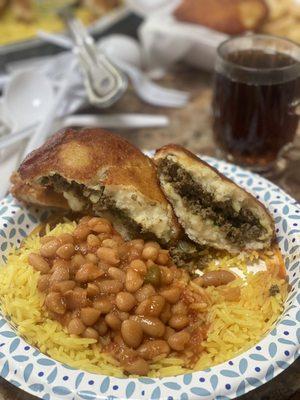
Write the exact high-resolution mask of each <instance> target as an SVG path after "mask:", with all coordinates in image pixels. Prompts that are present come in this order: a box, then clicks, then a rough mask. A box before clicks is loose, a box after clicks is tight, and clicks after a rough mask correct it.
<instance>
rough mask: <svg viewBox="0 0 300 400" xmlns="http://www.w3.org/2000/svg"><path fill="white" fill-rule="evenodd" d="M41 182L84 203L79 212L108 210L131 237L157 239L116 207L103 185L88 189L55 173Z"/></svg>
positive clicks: (98, 213)
mask: <svg viewBox="0 0 300 400" xmlns="http://www.w3.org/2000/svg"><path fill="white" fill-rule="evenodd" d="M41 184H42V185H45V186H47V185H51V186H53V188H54V190H55V191H56V192H59V193H62V192H64V191H68V192H71V193H72V194H73V195H74V196H75V197H76V198H78V199H79V200H80V201H81V202H82V203H83V204H84V209H83V210H82V211H81V212H84V213H93V214H96V215H101V212H103V211H109V212H110V213H111V214H112V215H114V216H116V217H118V219H120V220H121V221H122V223H123V224H124V226H126V227H127V229H128V230H129V231H130V234H131V235H132V237H137V236H143V238H145V239H146V240H158V239H157V238H156V236H155V235H154V234H153V233H151V232H145V231H144V230H143V227H142V226H141V225H139V224H137V223H136V222H135V221H134V220H133V219H132V218H130V217H129V216H128V215H127V214H126V212H125V211H124V210H120V209H119V208H117V207H116V206H115V202H114V200H113V199H111V198H110V197H108V196H107V195H105V194H104V186H100V188H99V190H94V189H90V188H87V187H86V186H85V185H83V184H79V183H77V182H75V181H71V182H68V181H66V180H65V179H64V178H63V177H61V176H60V175H57V174H55V175H52V176H50V177H43V178H42V181H41Z"/></svg>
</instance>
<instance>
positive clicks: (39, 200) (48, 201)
mask: <svg viewBox="0 0 300 400" xmlns="http://www.w3.org/2000/svg"><path fill="white" fill-rule="evenodd" d="M10 180H11V183H12V186H11V188H10V192H11V193H12V195H13V196H14V197H16V198H17V199H18V200H21V201H24V202H25V203H29V204H37V205H40V206H47V207H56V208H62V209H68V208H69V206H68V203H67V201H66V199H65V198H64V197H63V196H62V195H61V194H60V193H55V192H54V191H53V190H52V189H51V188H46V187H43V186H41V185H38V184H36V183H26V182H24V180H23V179H22V178H21V177H20V174H19V173H18V172H14V173H13V174H12V176H11V179H10Z"/></svg>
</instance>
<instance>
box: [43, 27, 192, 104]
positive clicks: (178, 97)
mask: <svg viewBox="0 0 300 400" xmlns="http://www.w3.org/2000/svg"><path fill="white" fill-rule="evenodd" d="M38 36H39V37H40V38H41V39H43V40H45V41H47V42H50V43H53V44H56V45H58V46H60V47H64V48H66V49H70V48H71V47H72V43H71V41H70V40H69V39H68V38H67V37H65V36H63V35H59V34H51V33H48V32H43V31H39V32H38ZM103 40H105V39H103ZM99 47H100V48H101V42H100V44H99ZM106 55H107V57H108V58H109V59H110V61H111V62H112V63H113V64H115V65H116V66H117V67H118V68H119V69H120V70H122V71H123V72H124V73H126V74H127V75H128V76H129V78H130V80H131V82H132V85H133V87H134V89H135V91H136V93H137V94H138V96H139V97H140V98H141V99H142V100H143V101H145V102H146V103H149V104H152V105H156V106H162V107H175V108H176V107H183V106H185V105H186V103H187V102H188V100H189V93H187V92H184V91H180V90H175V89H169V88H165V87H163V86H160V85H158V84H156V83H154V82H153V81H151V80H150V79H149V78H148V77H147V76H146V75H145V74H144V73H143V72H142V71H141V70H140V69H139V68H137V67H136V66H134V65H131V64H129V63H126V62H124V61H123V60H121V59H118V58H117V57H115V56H113V55H111V54H106Z"/></svg>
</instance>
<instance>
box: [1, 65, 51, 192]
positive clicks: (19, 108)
mask: <svg viewBox="0 0 300 400" xmlns="http://www.w3.org/2000/svg"><path fill="white" fill-rule="evenodd" d="M53 101H54V90H53V88H52V84H51V82H50V81H49V79H48V78H47V77H46V76H45V75H43V74H41V73H39V72H37V71H30V70H27V71H22V72H18V73H16V74H15V75H13V76H12V77H11V79H10V80H9V82H8V84H7V85H6V87H5V90H4V94H3V113H4V116H5V120H8V121H9V123H10V126H11V132H13V131H15V130H20V129H23V128H25V127H27V126H32V125H34V124H35V123H37V122H39V121H41V120H42V119H43V118H44V117H45V115H46V113H47V110H48V108H49V107H50V106H51V104H52V103H53ZM7 135H8V136H9V134H7ZM21 149H22V150H23V146H22V143H20V144H18V146H16V147H15V149H14V152H13V151H12V150H13V149H12V148H11V149H10V151H9V154H5V153H2V157H1V158H2V159H1V171H2V172H3V174H1V185H0V198H2V197H4V196H5V194H6V192H7V190H8V188H9V179H10V176H11V174H12V172H13V171H14V170H15V169H16V167H17V165H18V162H19V159H20V155H21V154H20V153H21Z"/></svg>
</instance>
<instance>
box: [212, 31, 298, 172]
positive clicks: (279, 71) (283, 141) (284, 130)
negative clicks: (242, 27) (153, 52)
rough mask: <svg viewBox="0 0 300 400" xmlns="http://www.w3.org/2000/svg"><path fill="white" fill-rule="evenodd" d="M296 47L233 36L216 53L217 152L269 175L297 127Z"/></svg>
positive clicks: (264, 37)
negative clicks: (268, 172) (267, 172)
mask: <svg viewBox="0 0 300 400" xmlns="http://www.w3.org/2000/svg"><path fill="white" fill-rule="evenodd" d="M299 106H300V47H299V46H298V45H297V44H296V43H293V42H291V41H289V40H287V39H283V38H280V37H275V36H269V35H245V36H237V37H234V38H232V39H229V40H227V41H225V42H223V43H222V44H221V45H220V46H219V48H218V51H217V60H216V66H215V79H214V96H213V106H212V109H213V131H214V138H215V141H216V144H217V146H218V150H219V152H221V155H222V156H223V157H225V158H226V159H227V160H229V161H233V162H235V163H237V164H240V165H243V166H246V167H248V168H250V169H252V170H256V171H268V170H272V168H273V167H274V166H276V165H277V164H278V161H279V160H280V159H281V157H282V156H283V154H284V153H286V152H287V151H288V149H289V148H290V147H291V146H292V143H293V140H294V137H295V135H296V131H297V127H298V124H299V116H300V112H299Z"/></svg>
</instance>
